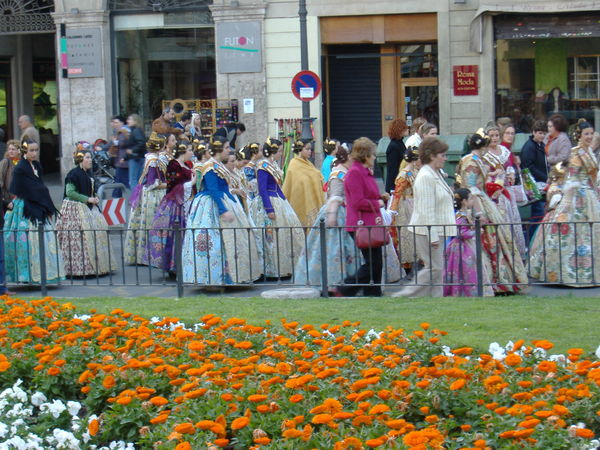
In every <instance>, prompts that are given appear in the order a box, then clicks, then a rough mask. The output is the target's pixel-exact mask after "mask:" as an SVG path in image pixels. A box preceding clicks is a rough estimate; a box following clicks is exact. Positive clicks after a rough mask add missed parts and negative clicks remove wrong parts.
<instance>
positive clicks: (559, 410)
mask: <svg viewBox="0 0 600 450" xmlns="http://www.w3.org/2000/svg"><path fill="white" fill-rule="evenodd" d="M552 409H553V410H554V412H555V413H556V414H558V415H559V416H566V415H567V414H569V413H570V411H569V408H567V407H565V406H563V405H554V406H553V407H552Z"/></svg>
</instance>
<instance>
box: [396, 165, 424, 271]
mask: <svg viewBox="0 0 600 450" xmlns="http://www.w3.org/2000/svg"><path fill="white" fill-rule="evenodd" d="M411 166H412V164H411ZM417 173H419V171H418V170H417V169H414V168H413V167H409V166H407V167H405V168H403V169H401V170H400V173H398V176H397V177H396V185H395V186H396V187H395V189H394V194H393V198H392V204H391V207H390V209H391V210H392V211H397V212H398V215H397V216H396V217H395V225H396V226H395V227H392V228H391V231H392V238H393V241H394V247H395V248H397V249H398V258H399V259H400V263H401V264H414V262H415V261H416V260H417V259H418V258H417V253H416V250H415V235H414V233H412V232H411V231H410V228H409V227H408V226H407V225H408V223H409V222H410V217H411V216H412V212H413V207H414V198H413V184H414V182H415V178H416V177H417Z"/></svg>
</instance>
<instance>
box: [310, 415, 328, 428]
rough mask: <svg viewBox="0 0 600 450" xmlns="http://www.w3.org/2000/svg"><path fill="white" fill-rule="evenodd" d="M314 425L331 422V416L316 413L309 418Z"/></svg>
mask: <svg viewBox="0 0 600 450" xmlns="http://www.w3.org/2000/svg"><path fill="white" fill-rule="evenodd" d="M311 422H312V423H314V424H315V425H318V424H327V423H330V422H333V417H332V416H331V415H330V414H317V415H316V416H314V417H313V418H312V420H311Z"/></svg>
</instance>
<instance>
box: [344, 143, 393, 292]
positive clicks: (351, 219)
mask: <svg viewBox="0 0 600 450" xmlns="http://www.w3.org/2000/svg"><path fill="white" fill-rule="evenodd" d="M375 150H376V145H375V144H374V143H373V141H371V139H369V138H366V137H362V138H358V139H357V140H355V141H354V144H353V146H352V153H351V154H350V158H351V159H352V160H353V163H352V166H350V169H348V173H347V174H346V176H345V180H344V194H345V196H346V231H347V232H348V233H349V234H350V236H351V237H352V238H353V239H354V242H355V244H356V246H357V247H358V248H359V249H360V252H361V253H362V256H363V260H364V263H363V264H362V265H361V266H360V267H359V268H358V270H357V271H356V273H355V274H354V275H351V276H348V277H346V278H345V279H344V285H343V286H341V287H340V288H339V289H338V290H337V291H336V295H341V296H355V295H356V294H357V293H358V291H360V290H361V289H362V290H363V293H364V295H365V296H370V297H381V271H382V269H383V250H382V247H383V246H384V245H385V244H387V242H388V235H387V229H386V228H385V227H382V226H381V225H383V222H382V219H381V213H380V211H379V209H380V208H383V207H384V206H385V202H386V201H387V200H388V198H389V195H388V194H384V195H381V194H380V193H379V188H378V186H377V182H376V181H375V177H374V176H373V165H374V164H375ZM377 225H379V227H378V226H377ZM371 227H373V228H371ZM371 283H372V285H371V286H360V285H366V284H371Z"/></svg>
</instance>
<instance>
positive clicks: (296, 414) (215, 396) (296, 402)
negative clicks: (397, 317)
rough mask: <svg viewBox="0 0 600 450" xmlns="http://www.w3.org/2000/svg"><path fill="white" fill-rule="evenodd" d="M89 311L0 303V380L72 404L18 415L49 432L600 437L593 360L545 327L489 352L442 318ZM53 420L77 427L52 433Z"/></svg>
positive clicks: (156, 439)
mask: <svg viewBox="0 0 600 450" xmlns="http://www.w3.org/2000/svg"><path fill="white" fill-rule="evenodd" d="M92 314H93V315H91V316H88V317H82V316H77V315H76V314H75V311H74V308H73V307H72V306H70V305H68V304H66V305H61V304H59V303H57V302H54V301H52V300H51V299H49V298H46V299H42V300H34V301H29V302H27V301H23V300H17V299H5V300H4V301H3V302H2V303H0V324H1V328H0V388H1V389H7V388H10V389H13V390H14V389H15V384H16V387H18V389H23V391H24V392H26V393H34V392H35V393H38V394H36V395H38V397H37V400H36V401H40V397H39V396H40V395H43V396H44V397H45V398H50V399H53V401H52V402H49V403H48V402H47V401H46V400H45V399H44V402H46V403H48V404H50V403H53V402H55V401H59V400H60V401H61V402H63V403H61V404H63V405H64V408H65V409H62V408H59V409H61V412H60V414H64V417H63V416H60V414H59V416H60V417H56V418H54V417H53V416H52V411H51V408H50V407H46V409H45V411H42V410H41V409H39V411H38V412H36V413H34V414H30V417H29V419H28V421H27V422H28V423H26V425H27V427H29V428H28V430H23V431H22V432H20V431H18V430H17V434H18V433H21V434H25V435H27V433H33V431H32V430H34V429H35V433H37V434H36V436H38V437H39V438H40V439H42V440H44V439H46V441H44V442H46V443H47V445H44V446H43V448H77V446H79V447H81V448H96V447H102V446H105V448H108V447H111V448H125V447H126V445H127V444H125V442H128V443H133V444H135V446H136V448H161V449H162V448H164V449H169V448H176V449H179V450H181V449H192V448H193V449H198V448H211V449H216V448H219V447H222V448H235V449H247V448H259V447H260V448H272V449H313V448H318V449H328V448H333V449H359V448H377V447H381V448H411V449H427V448H452V449H454V448H456V449H458V448H479V449H482V448H521V447H531V446H537V447H539V448H578V449H580V448H595V446H597V445H598V443H597V442H596V441H594V440H593V438H594V436H595V434H597V432H598V431H599V430H600V415H599V414H600V404H599V398H600V397H599V396H598V392H599V389H600V388H599V385H600V362H598V361H597V360H595V358H594V360H593V361H592V360H590V359H585V358H584V355H582V353H583V352H582V351H581V350H580V349H571V350H569V352H568V355H567V356H566V357H565V358H564V360H561V359H558V360H550V359H546V358H545V352H544V351H542V349H544V350H549V349H551V347H552V344H551V343H550V342H548V341H535V342H533V343H532V345H525V343H524V342H522V341H519V342H516V343H515V344H514V345H512V346H511V348H509V351H508V352H507V353H506V355H505V358H504V359H503V360H498V359H494V358H493V357H492V355H490V354H482V355H475V354H473V350H472V349H470V348H466V347H465V348H457V349H453V350H451V351H450V350H449V349H445V348H444V347H443V346H442V342H441V339H443V335H444V334H445V333H444V332H443V331H440V330H437V329H431V328H430V326H429V325H428V324H426V323H424V324H422V329H421V330H416V331H414V332H404V331H403V330H397V329H386V330H384V331H383V332H381V333H375V332H373V331H371V332H367V331H366V330H357V327H358V325H359V324H357V323H350V322H344V323H343V324H342V325H341V326H329V325H327V324H324V325H321V326H320V327H314V326H311V325H301V324H299V323H297V322H287V321H285V320H282V327H279V326H277V327H276V326H273V325H270V324H266V325H265V326H252V325H248V324H246V323H245V321H244V320H242V319H235V318H234V319H229V320H224V319H221V318H219V317H215V316H212V315H206V316H204V317H202V318H201V319H200V320H201V324H199V325H196V326H195V330H192V329H187V328H185V327H184V326H183V324H181V323H179V321H178V320H177V319H175V318H165V319H163V320H160V321H154V322H152V321H150V320H148V319H146V318H142V317H137V316H133V315H131V314H129V313H126V312H124V311H122V310H115V311H113V312H112V313H111V314H94V313H93V312H92ZM19 380H21V381H20V382H19ZM27 395H29V396H30V399H31V401H33V395H30V394H27ZM0 397H1V396H0ZM2 401H3V400H2V398H0V406H1V405H2ZM67 402H72V403H67ZM74 402H77V404H78V405H79V406H80V408H79V409H78V408H76V407H75V403H74ZM42 403H43V402H42ZM67 405H70V407H69V406H67ZM3 407H4V406H3ZM40 408H41V407H40ZM55 409H56V408H55ZM76 409H77V411H75V410H76ZM48 414H50V416H48ZM67 416H68V417H67ZM0 420H2V421H4V420H3V419H0ZM61 421H67V422H68V423H67V424H66V425H65V424H63V423H62V422H61ZM73 424H76V425H77V426H73ZM79 424H82V425H83V426H81V425H79ZM55 425H56V426H62V427H63V428H65V427H66V428H69V427H70V430H68V432H69V433H70V434H69V435H68V436H66V435H64V434H61V433H57V435H56V436H55V437H54V439H55V441H52V436H54V434H53V433H54V431H53V427H55ZM27 427H26V428H27ZM55 428H56V427H55ZM2 430H3V427H2V425H0V434H1V431H2ZM63 431H64V430H63ZM44 433H45V434H44ZM22 438H23V439H26V437H23V436H22ZM2 439H4V438H0V443H1V442H2ZM57 439H63V440H65V441H66V442H69V445H70V446H69V447H60V445H61V444H60V442H58V440H57ZM74 440H76V441H77V446H75V445H74V444H73V442H75V441H74ZM114 441H123V442H121V443H115V442H114ZM51 446H54V447H51ZM16 448H19V447H16ZM21 448H26V447H21ZM31 448H35V447H31Z"/></svg>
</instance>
